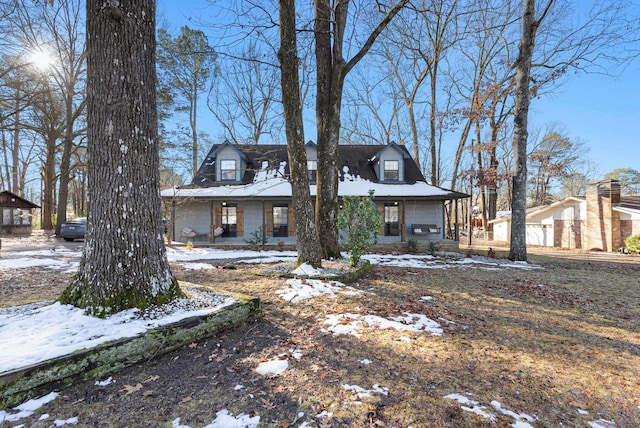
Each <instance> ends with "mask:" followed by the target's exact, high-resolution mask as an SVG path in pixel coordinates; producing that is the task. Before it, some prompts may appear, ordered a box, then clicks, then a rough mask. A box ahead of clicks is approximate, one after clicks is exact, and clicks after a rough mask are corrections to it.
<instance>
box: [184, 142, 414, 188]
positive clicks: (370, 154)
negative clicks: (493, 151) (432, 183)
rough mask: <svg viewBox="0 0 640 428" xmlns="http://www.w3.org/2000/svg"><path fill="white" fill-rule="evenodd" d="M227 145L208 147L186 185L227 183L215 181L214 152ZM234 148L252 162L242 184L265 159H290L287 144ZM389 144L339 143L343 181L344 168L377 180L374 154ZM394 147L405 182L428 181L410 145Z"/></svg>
mask: <svg viewBox="0 0 640 428" xmlns="http://www.w3.org/2000/svg"><path fill="white" fill-rule="evenodd" d="M224 145H230V144H229V143H222V144H214V145H213V146H212V147H211V150H209V153H208V154H207V156H206V158H205V160H204V161H203V162H202V165H201V166H200V169H199V170H198V173H197V174H196V176H195V177H194V178H193V181H192V182H191V185H189V186H184V187H193V186H198V187H213V186H225V185H228V184H229V183H225V182H216V181H215V180H214V178H215V167H214V163H213V162H212V161H213V160H214V158H215V153H216V152H217V151H218V150H219V149H220V148H221V147H222V146H224ZM231 146H232V147H235V148H237V149H238V150H240V151H241V152H242V153H244V155H246V157H247V158H249V159H250V160H251V163H252V164H251V165H249V167H248V168H247V171H246V173H245V174H244V177H243V178H242V184H248V183H251V182H252V181H253V177H254V175H255V171H256V170H259V169H261V168H262V164H263V162H264V161H268V162H269V167H270V168H278V167H279V165H280V163H281V162H287V161H288V155H287V146H286V145H284V144H238V145H233V144H231ZM387 147H390V146H386V145H381V144H376V145H340V146H338V172H339V174H340V176H339V178H340V180H341V181H343V180H344V169H345V168H344V167H345V166H346V167H347V168H348V173H349V174H351V175H356V176H358V175H359V176H360V177H361V178H363V179H365V180H369V181H372V182H377V181H378V178H377V177H376V173H375V171H374V169H373V165H372V163H371V162H370V160H371V159H374V158H375V156H376V155H377V154H378V153H379V152H380V151H381V150H383V149H385V148H387ZM393 147H396V148H397V149H399V150H401V151H403V152H404V153H403V155H404V157H405V159H406V161H405V163H404V167H405V181H404V182H403V184H404V183H406V184H413V183H415V182H417V181H426V180H425V179H424V176H423V175H422V172H420V169H419V168H418V165H417V164H416V163H415V162H414V160H413V158H411V156H410V155H409V152H408V151H407V148H406V147H405V146H403V145H397V144H394V145H393ZM285 174H286V175H288V174H289V167H288V162H287V167H286V168H285Z"/></svg>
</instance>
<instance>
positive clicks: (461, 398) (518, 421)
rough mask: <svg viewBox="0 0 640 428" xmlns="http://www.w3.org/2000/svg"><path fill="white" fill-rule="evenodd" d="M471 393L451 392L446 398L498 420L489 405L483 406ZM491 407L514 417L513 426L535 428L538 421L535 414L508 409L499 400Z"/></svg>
mask: <svg viewBox="0 0 640 428" xmlns="http://www.w3.org/2000/svg"><path fill="white" fill-rule="evenodd" d="M468 395H470V394H457V393H453V394H449V395H446V396H445V397H444V398H448V399H450V400H455V401H457V402H458V403H460V404H461V406H460V408H461V409H462V410H464V411H465V412H471V413H475V414H477V415H480V416H482V417H483V418H485V419H488V420H490V421H491V422H494V421H495V420H496V415H495V414H494V413H491V412H489V411H487V406H482V405H480V403H479V402H478V401H476V400H472V399H471V398H469V397H468ZM490 404H491V407H493V408H494V409H495V410H496V411H497V412H499V413H502V414H503V415H506V416H510V417H512V418H513V419H514V421H513V423H512V424H511V426H512V427H513V428H533V425H532V424H533V423H534V422H535V421H536V418H534V417H533V416H529V415H527V414H526V413H516V412H514V411H512V410H509V409H507V408H506V407H504V406H503V405H502V404H501V403H500V402H498V401H495V400H494V401H492V402H491V403H490Z"/></svg>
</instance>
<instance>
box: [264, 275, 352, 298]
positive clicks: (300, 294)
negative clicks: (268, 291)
mask: <svg viewBox="0 0 640 428" xmlns="http://www.w3.org/2000/svg"><path fill="white" fill-rule="evenodd" d="M285 285H287V286H288V287H286V288H283V289H281V290H278V291H276V294H278V295H279V296H280V298H281V299H283V300H286V301H287V302H291V303H298V302H301V301H303V300H307V299H311V298H314V297H317V296H321V295H323V294H328V295H330V296H331V297H334V296H335V295H336V294H337V293H342V294H352V295H353V294H358V293H361V291H359V290H356V289H355V288H353V287H348V286H346V285H344V284H343V283H341V282H338V281H325V280H320V279H305V278H302V279H301V278H293V279H288V280H287V281H285Z"/></svg>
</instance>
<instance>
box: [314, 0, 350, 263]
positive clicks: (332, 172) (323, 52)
mask: <svg viewBox="0 0 640 428" xmlns="http://www.w3.org/2000/svg"><path fill="white" fill-rule="evenodd" d="M348 7H349V2H345V3H342V4H341V5H340V6H339V9H337V10H336V11H335V16H336V23H335V28H334V29H333V31H335V33H336V34H335V35H334V36H333V37H335V38H336V39H335V40H334V39H333V37H332V28H331V22H332V20H331V17H332V11H331V6H330V4H329V1H328V0H316V1H315V29H314V30H315V33H314V34H315V40H316V70H317V71H316V79H317V93H316V126H317V133H318V134H317V136H318V138H317V145H318V146H317V147H318V177H317V195H316V220H315V221H316V229H317V234H318V242H320V247H321V248H322V257H323V258H325V259H329V258H340V257H341V254H340V244H339V241H338V227H337V220H338V217H337V209H338V140H339V138H340V133H339V132H340V108H341V101H342V85H343V82H344V78H343V76H342V74H343V68H344V59H343V58H342V35H343V34H344V25H345V21H344V20H346V12H347V11H346V9H347V8H348ZM341 19H342V20H343V21H340V20H341ZM336 95H337V96H338V99H337V100H336V99H335V96H336Z"/></svg>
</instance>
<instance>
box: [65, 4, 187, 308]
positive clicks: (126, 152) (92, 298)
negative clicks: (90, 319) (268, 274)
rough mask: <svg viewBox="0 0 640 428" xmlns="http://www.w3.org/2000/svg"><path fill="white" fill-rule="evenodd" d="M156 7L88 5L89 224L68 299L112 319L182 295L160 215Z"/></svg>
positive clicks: (68, 289)
mask: <svg viewBox="0 0 640 428" xmlns="http://www.w3.org/2000/svg"><path fill="white" fill-rule="evenodd" d="M155 73H156V71H155V1H154V0H131V1H129V2H126V3H118V2H110V3H108V2H107V3H105V2H103V1H102V0H87V76H88V81H87V113H88V116H87V120H88V146H87V154H88V176H89V183H88V188H89V191H88V198H89V216H88V217H89V218H88V225H87V234H86V242H85V246H84V251H83V255H82V258H81V261H80V267H79V270H78V273H77V274H76V276H75V277H74V279H73V281H72V282H71V284H70V285H69V286H68V287H67V289H66V290H65V291H64V293H63V295H62V296H61V299H60V300H61V301H62V302H63V303H71V304H74V305H76V306H79V307H83V308H86V310H87V312H88V313H91V314H94V315H98V316H105V315H108V314H111V313H115V312H118V311H121V310H124V309H127V308H133V307H138V308H146V307H149V306H151V305H155V304H162V303H165V302H168V301H170V300H172V299H174V298H175V297H177V296H180V295H181V292H180V289H179V287H178V283H177V281H176V279H175V278H174V277H173V275H172V274H171V271H170V269H169V263H168V261H167V256H166V250H165V247H164V240H163V237H164V234H163V230H162V223H161V220H162V216H161V210H160V195H159V189H160V173H159V155H158V150H159V144H158V139H157V126H158V124H157V110H156V92H155V91H156V74H155Z"/></svg>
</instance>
